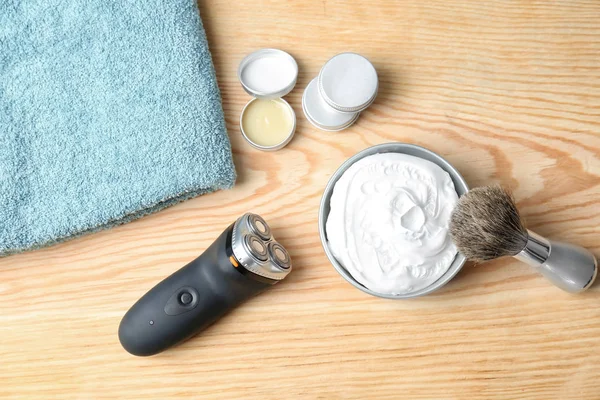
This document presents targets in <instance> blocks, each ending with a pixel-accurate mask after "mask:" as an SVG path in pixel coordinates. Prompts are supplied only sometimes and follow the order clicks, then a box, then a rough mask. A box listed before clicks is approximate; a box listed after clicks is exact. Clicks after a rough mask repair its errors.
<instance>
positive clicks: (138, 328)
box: [119, 225, 271, 356]
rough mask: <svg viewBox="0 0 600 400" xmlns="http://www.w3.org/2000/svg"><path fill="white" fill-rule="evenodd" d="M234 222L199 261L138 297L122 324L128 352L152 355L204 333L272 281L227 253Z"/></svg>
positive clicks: (120, 331) (196, 260) (123, 339)
mask: <svg viewBox="0 0 600 400" xmlns="http://www.w3.org/2000/svg"><path fill="white" fill-rule="evenodd" d="M232 230H233V225H231V226H230V227H229V228H227V229H226V230H225V231H224V232H223V233H222V234H221V236H219V237H218V238H217V240H216V241H215V242H214V243H213V244H212V245H211V246H210V247H209V248H208V249H206V251H205V252H204V253H203V254H202V255H200V256H199V257H198V258H196V259H195V260H194V261H192V262H191V263H189V264H188V265H186V266H185V267H183V268H181V269H180V270H179V271H177V272H175V273H174V274H173V275H171V276H169V277H168V278H167V279H165V280H164V281H162V282H160V283H159V284H158V285H156V286H155V287H154V288H152V289H151V290H150V291H149V292H148V293H146V294H145V295H144V296H143V297H142V298H141V299H139V300H138V301H137V303H135V304H134V305H133V306H132V307H131V309H129V311H128V312H127V314H125V316H124V317H123V320H122V321H121V324H120V326H119V340H120V341H121V344H122V345H123V347H124V348H125V350H127V351H128V352H129V353H131V354H133V355H136V356H150V355H153V354H156V353H159V352H161V351H163V350H166V349H167V348H169V347H171V346H174V345H176V344H177V343H179V342H182V341H184V340H186V339H188V338H189V337H191V336H193V335H195V334H197V333H199V332H200V331H202V330H203V329H205V328H207V327H208V326H209V325H210V324H212V323H213V322H215V321H216V320H217V319H218V318H220V317H221V316H223V315H224V314H225V313H226V312H227V311H229V310H231V309H232V308H234V307H236V306H237V305H239V304H240V303H242V302H243V301H245V300H247V299H248V298H250V297H252V296H254V295H256V294H258V293H260V292H262V291H263V290H265V289H267V288H268V287H269V286H271V285H270V284H269V283H265V282H261V281H259V280H256V279H254V278H253V277H252V276H249V275H248V273H247V274H243V273H242V272H240V271H239V270H237V269H236V268H235V267H234V266H233V265H232V262H231V261H230V259H229V256H230V255H228V254H227V253H228V251H227V249H228V246H230V244H231V233H232Z"/></svg>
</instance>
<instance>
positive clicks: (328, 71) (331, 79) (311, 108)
mask: <svg viewBox="0 0 600 400" xmlns="http://www.w3.org/2000/svg"><path fill="white" fill-rule="evenodd" d="M378 87H379V81H378V79H377V71H375V67H373V64H371V63H370V62H369V60H367V59H366V58H365V57H363V56H361V55H358V54H356V53H342V54H338V55H337V56H335V57H333V58H332V59H330V60H329V61H327V63H325V65H324V66H323V68H321V72H319V76H318V77H316V78H314V79H313V80H312V81H310V83H309V84H308V86H307V87H306V89H305V90H304V95H303V96H302V109H303V111H304V115H306V119H308V120H309V121H310V123H311V124H313V125H314V126H315V127H317V128H319V129H322V130H324V131H340V130H342V129H346V128H348V127H349V126H350V125H352V124H353V123H354V122H355V121H356V120H357V119H358V116H359V115H360V112H361V111H363V110H365V109H366V108H367V107H369V106H370V105H371V103H373V101H374V100H375V97H376V96H377V89H378Z"/></svg>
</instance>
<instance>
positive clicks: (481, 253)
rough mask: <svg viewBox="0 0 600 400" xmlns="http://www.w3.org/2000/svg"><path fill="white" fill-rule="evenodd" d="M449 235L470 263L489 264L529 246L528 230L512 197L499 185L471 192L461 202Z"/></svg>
mask: <svg viewBox="0 0 600 400" xmlns="http://www.w3.org/2000/svg"><path fill="white" fill-rule="evenodd" d="M450 235H451V236H452V240H453V241H454V243H455V244H456V247H458V250H459V251H460V252H461V253H463V254H464V256H465V257H467V258H468V259H470V260H474V261H486V260H493V259H495V258H499V257H503V256H514V255H516V254H518V253H519V252H520V251H521V250H523V248H524V247H525V245H526V244H527V229H525V227H524V226H523V222H522V221H521V217H520V216H519V210H517V206H516V205H515V202H514V200H513V197H512V195H511V194H510V193H509V192H508V191H506V190H505V189H503V188H502V187H500V186H484V187H479V188H475V189H473V190H471V191H469V192H468V193H467V194H465V195H464V196H462V197H461V198H460V199H459V200H458V204H457V205H456V208H455V209H454V211H453V212H452V217H451V219H450Z"/></svg>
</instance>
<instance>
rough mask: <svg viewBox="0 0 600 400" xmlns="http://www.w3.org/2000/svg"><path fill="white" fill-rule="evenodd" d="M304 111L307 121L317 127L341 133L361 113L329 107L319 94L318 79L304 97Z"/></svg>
mask: <svg viewBox="0 0 600 400" xmlns="http://www.w3.org/2000/svg"><path fill="white" fill-rule="evenodd" d="M302 110H303V111H304V115H305V116H306V119H307V120H308V121H309V122H310V123H311V124H313V125H314V126H315V127H317V128H319V129H321V130H324V131H330V132H333V131H341V130H342V129H346V128H348V127H349V126H350V125H352V124H353V123H354V122H355V121H356V120H357V119H358V116H359V115H360V113H358V112H357V113H344V112H339V111H337V110H335V109H334V108H332V107H331V106H329V104H327V103H326V102H325V100H324V99H323V97H322V96H321V95H320V94H319V88H318V78H315V79H313V80H312V81H310V83H309V84H308V86H306V89H304V94H303V95H302Z"/></svg>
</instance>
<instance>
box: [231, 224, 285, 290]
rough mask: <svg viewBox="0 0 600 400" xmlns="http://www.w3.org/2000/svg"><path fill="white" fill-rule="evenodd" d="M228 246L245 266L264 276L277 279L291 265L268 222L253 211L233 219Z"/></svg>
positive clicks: (281, 276) (252, 271) (283, 276)
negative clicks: (234, 220)
mask: <svg viewBox="0 0 600 400" xmlns="http://www.w3.org/2000/svg"><path fill="white" fill-rule="evenodd" d="M231 249H232V252H233V255H234V257H235V258H236V259H237V261H238V262H239V263H240V264H241V265H242V266H243V267H244V269H246V270H247V271H250V272H251V273H254V274H256V275H258V276H261V277H263V278H267V279H270V280H274V281H280V280H282V279H283V278H285V277H286V276H287V275H288V274H289V272H290V270H291V268H292V262H291V258H290V255H289V253H288V252H287V250H286V249H285V248H284V247H283V246H282V245H281V244H280V243H278V242H277V241H276V240H275V238H274V237H273V235H272V233H271V228H270V227H269V225H268V224H267V222H266V221H265V220H264V219H263V218H262V217H260V216H259V215H256V214H251V213H247V214H244V215H242V216H241V217H240V218H238V220H237V221H236V222H235V224H234V226H233V231H232V234H231Z"/></svg>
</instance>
